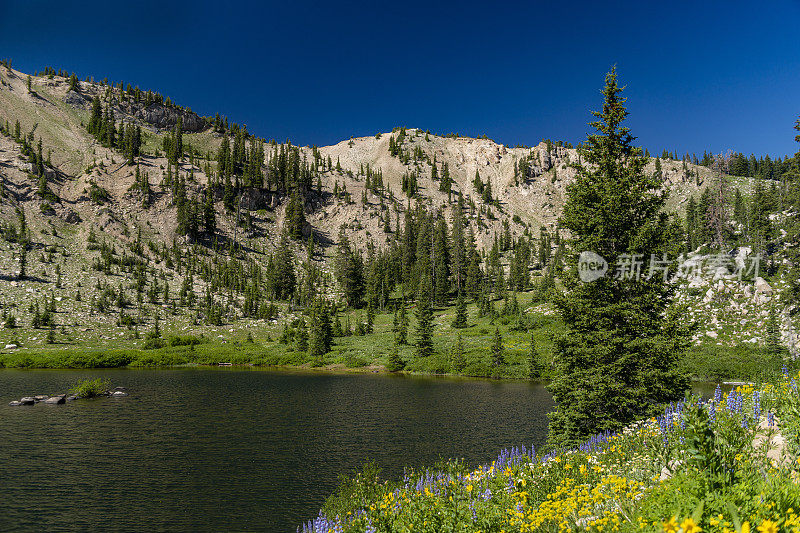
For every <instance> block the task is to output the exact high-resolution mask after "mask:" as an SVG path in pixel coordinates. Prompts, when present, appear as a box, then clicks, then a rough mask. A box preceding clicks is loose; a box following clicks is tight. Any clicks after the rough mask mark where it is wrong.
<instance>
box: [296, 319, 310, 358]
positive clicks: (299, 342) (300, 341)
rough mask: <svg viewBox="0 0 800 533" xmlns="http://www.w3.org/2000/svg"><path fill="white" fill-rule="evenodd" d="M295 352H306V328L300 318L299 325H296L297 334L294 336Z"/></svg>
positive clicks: (303, 320)
mask: <svg viewBox="0 0 800 533" xmlns="http://www.w3.org/2000/svg"><path fill="white" fill-rule="evenodd" d="M294 340H295V350H296V351H298V352H305V351H307V350H308V328H306V321H305V319H303V317H300V323H299V324H298V325H297V332H296V333H295V335H294Z"/></svg>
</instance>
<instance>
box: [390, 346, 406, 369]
mask: <svg viewBox="0 0 800 533" xmlns="http://www.w3.org/2000/svg"><path fill="white" fill-rule="evenodd" d="M405 366H406V364H405V363H404V362H403V360H402V359H401V358H400V352H399V351H398V349H397V343H394V344H393V345H392V350H391V351H390V352H389V362H388V364H387V365H386V370H388V371H389V372H399V371H400V370H403V368H405Z"/></svg>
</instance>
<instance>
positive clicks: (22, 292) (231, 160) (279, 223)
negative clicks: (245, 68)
mask: <svg viewBox="0 0 800 533" xmlns="http://www.w3.org/2000/svg"><path fill="white" fill-rule="evenodd" d="M98 113H99V115H98ZM110 125H113V134H114V136H115V139H113V140H111V139H110V138H109V135H110V134H109V131H110V129H112V128H110ZM0 126H2V127H3V129H4V132H5V134H4V135H0V176H1V177H2V190H1V191H0V193H1V194H2V197H0V223H1V224H2V227H3V235H4V237H5V238H4V239H3V241H2V242H0V246H2V249H3V251H4V253H3V254H2V259H1V260H0V268H2V276H3V283H4V285H7V290H4V291H3V295H2V302H0V303H2V305H3V309H4V311H5V314H6V315H9V314H10V315H14V317H15V319H16V320H17V322H18V323H19V324H20V325H28V324H31V323H32V321H33V320H34V316H35V314H36V313H38V312H40V311H42V309H44V308H45V306H46V305H49V304H47V301H51V300H58V301H59V304H60V305H58V306H56V307H59V308H60V309H59V314H63V315H64V316H63V317H62V320H61V322H59V324H60V325H62V326H73V329H74V330H75V331H76V332H77V333H74V334H73V340H74V341H75V342H89V343H92V342H102V341H103V340H107V339H110V338H112V337H114V336H115V337H125V336H129V335H130V331H131V325H132V324H134V325H135V328H142V329H152V328H153V326H154V322H155V320H154V317H155V316H156V315H159V316H160V315H162V314H163V315H164V316H166V315H167V314H170V315H171V316H172V317H173V318H171V319H170V320H171V322H172V323H173V324H176V327H178V328H183V329H185V330H187V331H188V330H190V329H192V326H193V325H197V324H202V323H204V322H206V323H212V324H214V325H216V326H218V327H221V326H222V325H223V324H228V325H231V324H234V323H237V319H238V318H242V317H250V318H254V319H257V318H272V319H276V318H277V319H278V320H279V321H280V322H283V321H284V320H285V319H286V318H287V317H289V316H290V315H289V314H283V313H284V312H285V313H290V311H291V309H292V306H293V305H295V304H300V305H304V304H307V303H309V301H310V299H311V296H310V294H318V293H327V294H329V295H334V296H336V295H341V294H342V286H341V285H342V284H341V280H340V279H338V278H339V276H337V275H335V269H334V266H335V261H334V259H336V258H337V257H338V256H337V251H338V250H339V246H338V245H339V244H340V243H339V241H340V239H339V233H340V229H342V228H344V232H345V234H346V236H347V239H348V240H349V243H350V244H351V245H352V247H353V249H354V250H356V251H360V252H361V255H363V256H364V257H366V256H368V254H370V253H371V254H375V253H379V252H380V251H381V250H383V251H384V252H385V253H387V254H389V252H388V250H390V249H391V248H392V246H393V243H396V242H397V236H398V227H400V229H401V230H402V227H403V225H404V223H405V219H406V214H407V212H409V210H410V212H411V213H413V214H414V215H415V216H417V215H418V213H419V212H420V209H421V208H424V211H425V212H427V213H430V214H432V215H433V217H434V219H435V218H436V217H437V216H438V215H437V214H439V215H441V217H442V218H443V219H444V220H445V221H446V222H447V223H448V224H452V221H453V218H454V211H455V210H456V209H458V205H459V204H458V199H459V197H461V199H462V202H463V204H462V205H463V213H462V215H463V218H464V220H465V222H466V227H468V228H469V229H470V230H471V231H472V233H473V234H474V238H475V242H476V245H477V249H478V250H479V251H481V253H482V254H489V253H490V251H491V250H492V248H493V247H494V245H495V243H496V242H497V239H498V238H499V239H500V240H501V241H502V244H503V245H502V246H501V248H502V250H501V251H502V254H501V255H502V257H501V258H500V261H501V263H502V264H503V267H502V268H504V269H505V271H506V272H508V270H509V269H510V268H511V262H512V259H513V255H514V246H515V243H517V242H518V241H519V239H520V238H523V240H527V241H528V242H530V243H533V242H535V241H537V240H538V241H539V242H540V243H542V242H545V243H546V246H547V247H548V248H552V250H548V253H547V254H545V255H546V256H548V257H549V256H552V255H553V254H554V253H555V251H556V249H557V245H558V242H559V241H558V236H557V233H558V232H557V220H558V217H559V214H560V211H561V208H562V206H563V204H564V200H565V194H566V189H567V187H568V185H569V184H570V183H571V181H572V180H573V178H574V175H575V170H574V168H572V166H571V165H573V164H576V163H580V159H579V155H578V152H577V150H575V149H574V148H572V147H569V146H568V145H565V144H564V143H561V142H550V141H543V142H541V143H539V144H538V145H536V146H533V147H508V146H504V145H502V144H498V143H496V142H494V141H492V140H490V139H487V138H468V137H460V136H455V135H448V136H442V135H436V134H433V133H431V132H426V131H423V130H421V129H417V128H396V129H395V130H394V131H392V132H382V133H377V134H376V135H374V136H370V137H359V138H351V139H348V140H344V141H342V142H339V143H338V144H335V145H332V146H323V147H316V146H305V147H295V146H292V145H291V144H290V143H277V142H275V141H266V140H264V139H259V138H257V137H255V136H253V135H252V134H250V133H249V132H247V131H246V129H245V128H244V127H242V126H239V125H236V124H228V122H227V120H225V119H222V118H220V117H219V116H216V117H201V116H199V115H197V114H196V113H194V112H193V111H191V109H189V108H184V107H181V106H178V105H176V104H175V103H173V102H171V101H170V100H169V98H164V97H163V96H162V95H160V94H158V93H155V92H152V91H142V90H140V89H138V88H136V87H131V86H126V87H123V86H122V84H118V85H114V84H109V83H108V82H92V81H79V80H77V78H75V77H74V76H71V77H70V76H67V75H66V73H56V72H55V71H52V70H50V69H48V70H47V71H46V72H45V73H43V74H41V75H34V76H28V75H26V74H24V73H22V72H19V71H16V70H14V69H11V68H9V67H0ZM178 126H180V132H177V128H178ZM175 146H179V147H180V148H178V149H177V151H178V152H179V153H177V154H176V148H175ZM657 164H658V165H659V166H660V167H661V172H662V173H663V176H664V178H665V181H664V183H665V187H666V189H667V190H668V192H669V202H668V206H669V209H670V210H673V211H675V212H678V213H681V214H682V213H683V212H684V210H685V207H686V203H687V200H688V198H689V197H691V196H695V197H699V196H700V195H701V193H702V191H703V189H704V187H705V186H706V185H708V184H709V183H711V182H712V181H713V179H714V172H712V170H710V169H709V168H707V167H705V166H700V165H695V164H692V163H688V162H685V161H681V160H673V159H668V158H666V159H660V160H658V161H657V160H656V159H654V158H651V159H650V162H649V164H648V168H647V171H648V172H656V171H657V169H656V165H657ZM434 168H435V169H436V171H435V172H436V175H435V176H432V173H433V169H434ZM448 176H449V179H450V185H449V190H450V192H449V193H448V192H447V189H448V186H447V185H448V180H447V177H448ZM732 180H733V181H732V183H733V185H735V186H736V187H737V188H739V189H740V190H741V191H742V192H743V193H744V194H745V195H749V194H751V193H752V190H753V188H754V180H752V179H749V178H735V179H733V178H732ZM443 182H444V185H443ZM487 190H488V191H489V192H487ZM23 215H24V216H23ZM237 222H238V223H237ZM23 226H24V228H23ZM387 230H388V231H387ZM543 230H545V231H546V232H547V235H549V236H551V237H552V236H555V239H548V240H547V241H541V239H540V235H541V233H542V231H543ZM286 234H288V236H289V237H288V238H285V239H283V238H282V235H286ZM312 241H313V245H311V244H310V243H311V242H312ZM284 249H288V250H291V252H292V258H291V259H290V262H292V263H293V268H294V271H295V272H294V275H295V278H296V286H297V288H298V289H297V290H298V291H300V294H294V293H292V294H291V295H288V296H289V299H290V300H291V306H290V307H288V308H287V307H285V305H284V304H281V305H279V306H278V314H277V315H276V312H275V309H271V310H270V311H269V312H266V311H265V313H266V314H264V313H262V312H261V311H263V309H262V308H264V307H265V306H266V303H265V302H267V301H269V302H272V301H276V302H277V301H278V300H282V299H285V297H286V296H287V294H282V293H281V290H280V285H281V283H282V282H281V281H280V280H276V279H274V278H273V277H271V276H273V273H274V272H276V271H278V270H280V269H278V268H277V266H276V265H278V263H277V262H278V261H279V260H280V257H281V256H280V253H281V250H284ZM370 250H373V251H370ZM23 255H24V257H25V258H24V261H23V262H24V263H25V267H26V268H25V272H24V274H25V276H19V270H20V265H21V262H20V258H21V256H23ZM534 255H535V254H534ZM486 261H487V263H486V267H485V269H486V270H487V273H488V269H489V266H488V261H489V260H488V259H487V260H486ZM536 263H537V262H536V260H535V258H532V259H531V260H530V261H528V262H526V264H525V265H524V268H525V271H526V272H525V274H526V279H527V278H528V277H529V272H530V273H534V274H535V273H536V272H541V271H542V269H543V268H544V267H545V266H546V265H542V264H539V265H537V264H536ZM367 266H368V265H367ZM537 269H538V270H537ZM398 275H399V274H398ZM18 278H19V279H18ZM270 280H271V281H270ZM526 286H529V285H526ZM451 289H452V287H451ZM165 291H166V292H165ZM303 291H305V292H303ZM163 294H166V297H164V296H163ZM248 294H249V296H248ZM451 296H452V294H451ZM248 298H250V300H253V299H254V298H255V299H256V300H257V302H256V304H253V302H252V301H248ZM115 300H118V301H115ZM376 302H377V300H376ZM382 303H383V302H382ZM117 304H121V305H117ZM253 305H255V307H256V308H257V309H256V310H255V311H253V309H252V308H253ZM64 309H68V312H67V313H65V312H64ZM284 309H286V311H284ZM291 316H294V315H291ZM109 317H114V318H115V319H116V321H117V322H118V323H119V324H120V325H121V326H120V328H117V329H114V330H109V329H108V328H107V327H105V326H107V324H108V321H109ZM235 327H236V328H239V327H243V326H241V325H239V324H238V323H237V324H236V325H235ZM62 329H64V328H63V327H62ZM81 330H83V331H81ZM137 330H138V329H137ZM26 331H27V330H26ZM21 335H22V334H21V332H20V331H16V330H13V329H12V330H11V331H10V332H5V340H7V341H9V342H11V341H12V340H17V341H19V342H23V343H24V344H26V345H30V344H31V343H32V344H34V345H36V344H37V343H39V344H41V343H44V342H45V340H44V333H38V334H37V333H36V331H35V330H34V331H33V332H32V333H30V334H27V333H26V334H25V338H24V339H22V338H21V337H20V336H21Z"/></svg>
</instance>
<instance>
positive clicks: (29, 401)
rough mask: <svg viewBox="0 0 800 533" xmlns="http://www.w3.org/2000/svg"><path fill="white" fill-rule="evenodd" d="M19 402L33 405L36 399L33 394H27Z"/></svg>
mask: <svg viewBox="0 0 800 533" xmlns="http://www.w3.org/2000/svg"><path fill="white" fill-rule="evenodd" d="M19 403H21V404H22V405H33V404H35V403H36V399H35V398H32V397H31V396H25V397H24V398H20V400H19Z"/></svg>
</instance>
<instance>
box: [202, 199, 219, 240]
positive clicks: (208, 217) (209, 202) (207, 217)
mask: <svg viewBox="0 0 800 533" xmlns="http://www.w3.org/2000/svg"><path fill="white" fill-rule="evenodd" d="M203 229H204V230H205V233H206V235H208V236H209V237H213V236H214V234H215V233H216V232H217V213H216V211H215V210H214V191H213V190H212V189H211V187H208V188H206V193H205V201H204V202H203Z"/></svg>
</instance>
